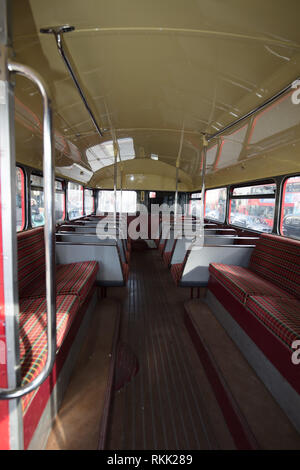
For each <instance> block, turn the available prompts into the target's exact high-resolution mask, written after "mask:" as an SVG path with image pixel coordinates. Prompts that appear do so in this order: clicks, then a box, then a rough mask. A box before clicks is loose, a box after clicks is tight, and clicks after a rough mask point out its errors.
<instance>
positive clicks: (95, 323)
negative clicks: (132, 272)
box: [46, 299, 120, 450]
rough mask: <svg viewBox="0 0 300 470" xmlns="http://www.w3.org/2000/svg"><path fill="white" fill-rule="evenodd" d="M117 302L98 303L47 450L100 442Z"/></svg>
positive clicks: (91, 447)
mask: <svg viewBox="0 0 300 470" xmlns="http://www.w3.org/2000/svg"><path fill="white" fill-rule="evenodd" d="M119 319H120V304H119V302H116V301H114V300H112V299H105V300H101V301H100V302H98V304H97V305H96V308H95V311H94V312H93V316H92V319H91V322H90V325H89V328H88V330H87V333H86V338H85V341H84V343H83V346H82V348H81V351H80V354H79V357H78V360H77V362H76V365H75V368H74V372H73V374H72V377H71V380H70V383H69V385H68V388H67V391H66V394H65V396H64V400H63V403H62V406H61V408H60V410H59V412H58V414H57V416H56V419H55V422H54V425H53V428H52V430H51V433H50V436H49V438H48V442H47V446H46V449H47V450H96V449H97V448H98V447H99V444H100V446H101V445H103V435H104V434H105V433H106V427H107V418H108V408H109V401H110V396H109V395H108V391H109V390H111V386H110V383H112V381H113V374H114V362H115V361H114V358H115V351H116V345H117V340H118V333H119Z"/></svg>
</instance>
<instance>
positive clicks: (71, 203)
mask: <svg viewBox="0 0 300 470" xmlns="http://www.w3.org/2000/svg"><path fill="white" fill-rule="evenodd" d="M82 215H83V187H82V186H81V185H80V184H77V183H71V182H69V183H68V216H69V219H70V220H72V219H76V218H77V217H81V216H82Z"/></svg>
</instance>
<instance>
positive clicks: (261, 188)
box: [232, 183, 276, 196]
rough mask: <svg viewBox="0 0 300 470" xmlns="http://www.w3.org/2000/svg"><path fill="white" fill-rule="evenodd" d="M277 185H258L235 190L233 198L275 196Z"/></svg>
mask: <svg viewBox="0 0 300 470" xmlns="http://www.w3.org/2000/svg"><path fill="white" fill-rule="evenodd" d="M275 192H276V184H275V183H268V184H257V185H255V186H243V187H241V188H234V189H233V191H232V195H233V196H248V195H251V196H256V195H260V194H275Z"/></svg>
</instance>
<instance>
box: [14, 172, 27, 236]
mask: <svg viewBox="0 0 300 470" xmlns="http://www.w3.org/2000/svg"><path fill="white" fill-rule="evenodd" d="M16 218H17V232H20V231H21V230H24V228H25V179H24V171H23V170H22V168H19V167H17V168H16Z"/></svg>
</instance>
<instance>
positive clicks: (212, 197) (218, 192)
mask: <svg viewBox="0 0 300 470" xmlns="http://www.w3.org/2000/svg"><path fill="white" fill-rule="evenodd" d="M226 199H227V189H226V188H217V189H208V190H207V191H206V193H205V218H206V219H209V220H216V221H217V222H225V214H226Z"/></svg>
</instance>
